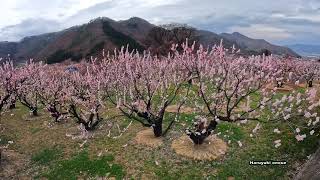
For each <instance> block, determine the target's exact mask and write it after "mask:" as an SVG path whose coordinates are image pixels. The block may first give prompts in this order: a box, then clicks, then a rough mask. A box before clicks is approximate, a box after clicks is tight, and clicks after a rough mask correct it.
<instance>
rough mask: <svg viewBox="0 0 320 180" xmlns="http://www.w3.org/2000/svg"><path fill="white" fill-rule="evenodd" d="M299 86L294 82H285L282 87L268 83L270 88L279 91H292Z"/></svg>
mask: <svg viewBox="0 0 320 180" xmlns="http://www.w3.org/2000/svg"><path fill="white" fill-rule="evenodd" d="M297 87H298V86H296V85H292V84H285V85H283V86H282V87H275V86H274V84H267V89H268V90H274V89H275V90H276V91H277V92H291V91H293V90H294V89H296V88H297Z"/></svg>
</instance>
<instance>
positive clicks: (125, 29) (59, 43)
mask: <svg viewBox="0 0 320 180" xmlns="http://www.w3.org/2000/svg"><path fill="white" fill-rule="evenodd" d="M186 38H188V39H189V40H190V42H193V41H196V42H197V44H202V45H204V46H205V47H210V46H212V45H214V44H219V43H220V41H221V39H224V46H225V47H227V48H229V47H231V46H233V45H235V46H236V47H237V48H240V49H241V50H242V54H243V55H250V54H259V52H261V50H262V49H268V50H270V51H271V52H272V53H274V54H279V55H282V54H289V55H291V56H298V54H296V53H295V52H293V51H292V50H290V49H289V48H286V47H280V46H276V45H272V44H270V43H268V42H266V41H265V40H254V39H250V38H248V37H246V36H243V35H241V34H239V33H233V34H225V33H224V34H220V35H218V34H216V33H213V32H210V31H204V30H198V29H195V28H192V27H190V26H179V25H175V26H172V25H168V26H156V25H153V24H151V23H149V22H148V21H146V20H144V19H141V18H138V17H133V18H130V19H128V20H121V21H114V20H112V19H109V18H105V17H101V18H97V19H94V20H92V21H90V22H88V23H86V24H83V25H80V26H74V27H71V28H68V29H65V30H63V31H60V32H54V33H47V34H42V35H37V36H30V37H26V38H24V39H22V40H21V41H20V42H0V57H7V56H8V54H10V55H11V59H14V60H15V61H16V62H25V61H26V60H28V59H30V58H33V59H35V60H36V61H40V60H44V61H46V62H48V63H58V62H62V61H64V60H66V59H71V60H72V61H79V60H81V59H83V58H89V57H90V56H99V55H101V51H102V50H103V49H105V50H106V51H111V52H113V50H114V49H115V48H120V47H121V46H126V45H127V44H128V45H129V49H130V50H133V49H137V50H138V51H139V52H142V51H144V50H149V51H151V53H153V54H157V55H166V54H167V53H168V51H169V49H170V47H171V45H172V44H173V43H178V44H181V43H183V42H185V39H186Z"/></svg>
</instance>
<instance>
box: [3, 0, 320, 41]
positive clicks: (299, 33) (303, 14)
mask: <svg viewBox="0 0 320 180" xmlns="http://www.w3.org/2000/svg"><path fill="white" fill-rule="evenodd" d="M0 11H1V16H0V41H5V40H7V41H17V40H20V39H21V38H23V37H25V36H30V35H36V34H41V33H46V32H52V31H58V30H61V29H64V28H67V27H70V26H73V25H78V24H83V23H86V22H88V21H89V20H91V19H94V18H96V17H101V16H105V17H109V18H112V19H116V20H122V19H128V18H130V17H132V16H137V17H141V18H144V19H146V20H148V21H150V22H151V23H154V24H163V23H171V22H178V23H187V24H189V25H192V26H194V27H196V28H199V29H206V30H210V31H213V32H216V33H221V32H235V31H237V32H240V33H243V34H245V35H247V36H249V37H252V38H261V39H266V40H268V41H271V42H273V43H277V44H282V45H284V44H295V43H305V44H320V0H272V1H271V0H48V1H46V0H2V1H1V6H0Z"/></svg>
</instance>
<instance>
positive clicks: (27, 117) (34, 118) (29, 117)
mask: <svg viewBox="0 0 320 180" xmlns="http://www.w3.org/2000/svg"><path fill="white" fill-rule="evenodd" d="M45 117H46V116H44V115H42V114H39V115H38V116H33V115H30V114H24V115H22V116H21V118H22V119H23V120H25V121H39V120H42V119H43V118H45Z"/></svg>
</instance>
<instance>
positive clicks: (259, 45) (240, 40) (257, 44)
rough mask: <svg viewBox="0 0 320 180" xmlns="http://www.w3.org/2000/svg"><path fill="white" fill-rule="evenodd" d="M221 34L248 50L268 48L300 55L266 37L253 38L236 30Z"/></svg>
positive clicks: (279, 53)
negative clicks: (267, 39) (272, 42)
mask: <svg viewBox="0 0 320 180" xmlns="http://www.w3.org/2000/svg"><path fill="white" fill-rule="evenodd" d="M220 36H222V37H223V38H224V39H227V40H229V41H234V42H236V43H237V44H238V45H239V46H240V48H242V49H245V50H247V51H256V52H260V51H263V50H264V49H267V50H269V51H271V53H272V54H277V55H290V56H294V57H299V54H297V53H296V52H294V51H293V50H291V49H290V48H287V47H283V46H277V45H273V44H271V43H269V42H267V41H266V40H264V39H252V38H249V37H247V36H245V35H242V34H240V33H238V32H234V33H232V34H228V33H222V34H220Z"/></svg>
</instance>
